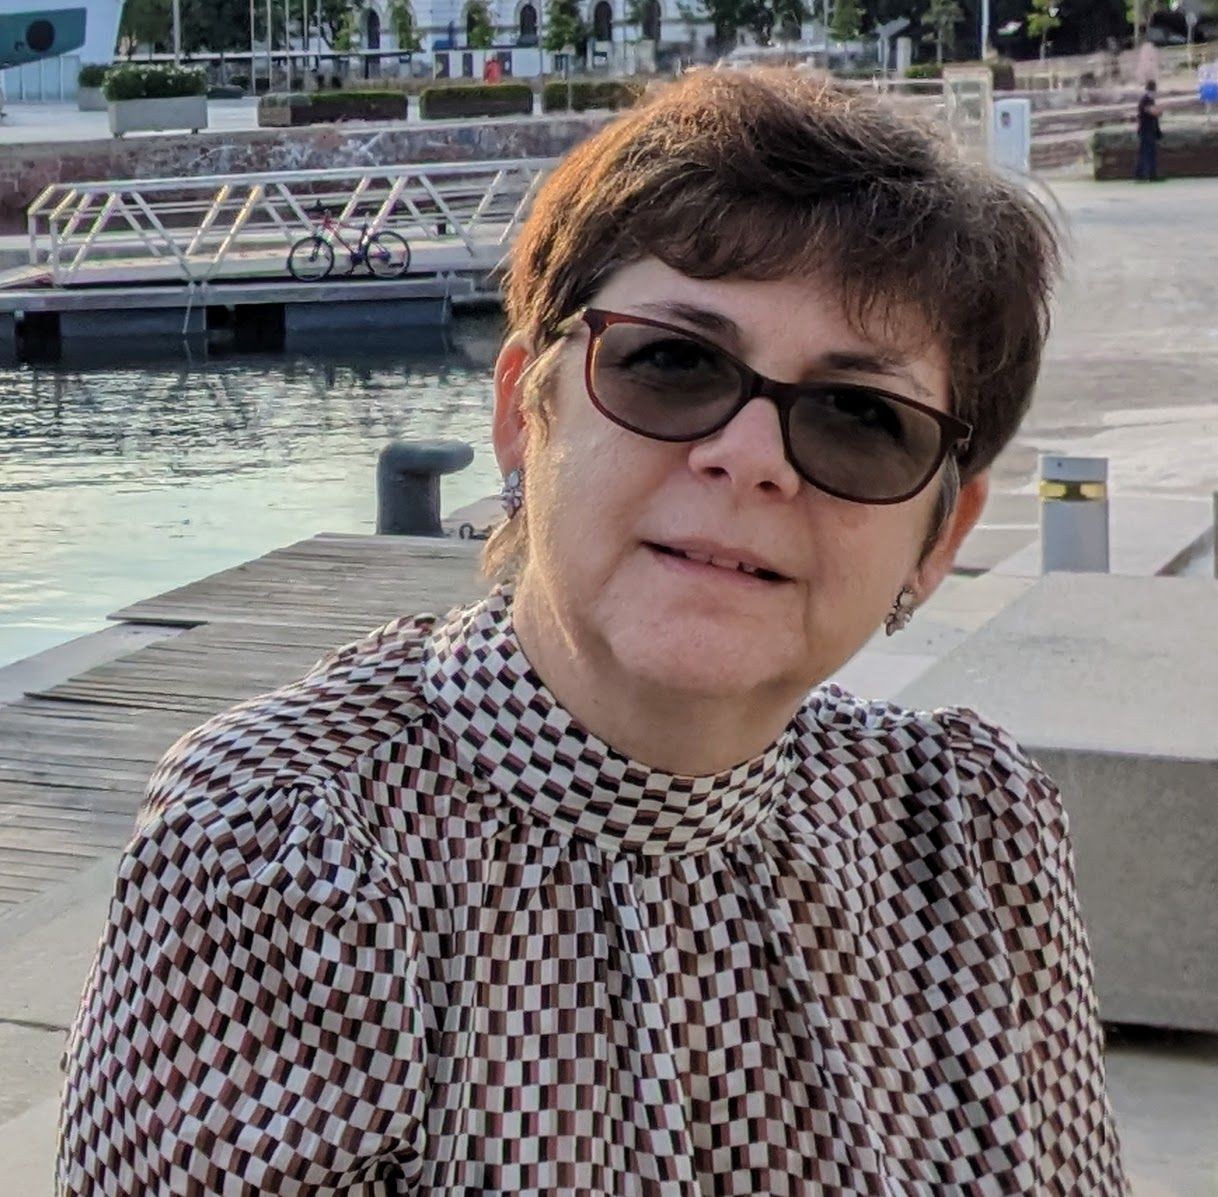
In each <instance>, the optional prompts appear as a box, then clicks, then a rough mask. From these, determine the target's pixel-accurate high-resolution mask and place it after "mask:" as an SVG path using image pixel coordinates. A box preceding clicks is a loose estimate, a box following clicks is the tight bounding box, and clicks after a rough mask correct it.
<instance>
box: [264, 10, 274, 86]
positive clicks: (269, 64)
mask: <svg viewBox="0 0 1218 1197" xmlns="http://www.w3.org/2000/svg"><path fill="white" fill-rule="evenodd" d="M274 40H275V39H274V38H273V37H272V36H271V0H266V89H267V91H268V92H269V91H272V90H273V88H272V86H271V73H272V72H273V71H274V69H275V64H274V63H273V62H272V61H271V43H272V42H273V41H274Z"/></svg>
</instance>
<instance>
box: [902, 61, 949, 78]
mask: <svg viewBox="0 0 1218 1197" xmlns="http://www.w3.org/2000/svg"><path fill="white" fill-rule="evenodd" d="M905 78H906V79H942V78H943V68H942V67H941V66H940V65H939V64H938V63H937V62H915V63H914V64H913V66H908V67H906V68H905Z"/></svg>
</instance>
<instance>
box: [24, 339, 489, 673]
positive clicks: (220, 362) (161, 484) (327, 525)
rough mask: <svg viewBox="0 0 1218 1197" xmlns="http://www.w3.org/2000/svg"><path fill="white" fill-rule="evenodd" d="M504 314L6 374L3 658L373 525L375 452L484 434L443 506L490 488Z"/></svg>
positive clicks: (446, 491)
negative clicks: (388, 332)
mask: <svg viewBox="0 0 1218 1197" xmlns="http://www.w3.org/2000/svg"><path fill="white" fill-rule="evenodd" d="M499 335H500V326H499V323H498V320H497V319H495V318H483V317H479V318H465V319H462V320H460V321H458V322H457V323H456V324H455V325H454V327H453V328H452V329H450V330H448V331H447V332H434V333H427V334H423V335H421V336H420V337H418V338H417V339H415V340H413V341H411V342H409V343H404V342H403V341H402V340H401V338H397V339H395V342H394V344H393V346H392V350H391V351H386V349H385V347H384V346H377V345H374V344H371V345H370V344H361V345H352V346H350V347H349V348H347V349H345V350H344V351H343V352H340V353H335V352H327V353H324V354H319V355H318V356H308V357H304V356H285V355H282V354H276V355H267V356H251V355H240V356H231V357H216V356H214V355H213V356H210V357H194V358H192V357H189V356H185V355H183V356H181V357H179V358H176V359H174V360H168V361H166V360H159V361H158V360H131V359H130V358H129V357H120V356H116V355H111V356H102V357H94V358H92V359H90V360H87V361H73V362H63V363H56V364H50V365H45V366H30V367H21V368H13V369H4V370H0V376H2V377H3V380H4V385H3V386H2V387H0V666H2V665H4V664H6V663H8V662H11V661H14V660H17V659H19V658H21V657H26V656H29V655H31V654H33V653H36V652H39V651H41V650H42V649H45V648H49V647H51V646H52V645H55V644H59V643H62V642H64V641H66V640H69V639H71V638H73V637H75V636H79V635H83V634H85V633H87V632H91V631H95V630H97V629H98V628H100V627H102V626H104V624H105V620H106V616H107V615H108V614H109V613H110V612H112V611H114V610H116V609H118V608H120V607H122V606H124V605H125V604H127V603H131V602H134V601H136V600H138V599H141V598H146V597H148V596H149V595H152V594H156V593H159V592H161V591H164V590H166V589H169V588H171V587H174V586H179V585H182V584H184V583H186V582H189V581H193V580H194V579H197V578H200V577H202V576H204V575H206V574H210V573H213V572H215V571H216V570H220V569H225V568H227V567H229V566H233V565H236V564H238V563H239V562H242V561H245V560H248V559H249V558H251V557H254V556H257V555H259V554H261V553H265V552H268V551H269V550H271V549H274V548H277V547H280V546H282V545H286V544H290V543H292V542H293V541H296V540H300V539H303V538H305V537H308V536H312V535H313V534H315V533H317V532H371V531H373V530H374V523H375V516H376V477H375V475H376V459H377V455H378V453H379V452H380V450H381V449H382V448H383V446H384V445H385V444H386V443H387V442H388V441H391V440H394V439H401V438H432V437H441V438H452V439H457V440H463V441H467V442H469V443H470V444H471V445H473V447H474V450H475V454H474V461H473V464H472V465H471V466H470V467H469V468H468V469H465V470H462V471H461V472H460V473H458V474H456V475H453V476H451V477H449V478H447V479H445V481H444V483H443V500H444V507H445V509H446V510H451V509H453V508H454V507H457V506H461V505H463V504H465V503H469V502H472V501H474V500H476V499H479V498H482V497H484V496H485V495H487V494H490V493H493V492H494V491H495V490H496V489H497V487H498V471H497V469H496V467H495V462H494V457H493V454H492V452H491V449H490V443H489V430H490V412H491V387H490V377H491V365H492V364H493V361H494V354H495V351H496V348H497V346H498V342H499Z"/></svg>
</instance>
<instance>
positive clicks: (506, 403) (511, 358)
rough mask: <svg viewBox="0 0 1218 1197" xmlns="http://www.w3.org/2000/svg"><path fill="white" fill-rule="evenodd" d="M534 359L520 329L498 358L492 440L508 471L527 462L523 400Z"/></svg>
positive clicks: (526, 435) (498, 456) (509, 338)
mask: <svg viewBox="0 0 1218 1197" xmlns="http://www.w3.org/2000/svg"><path fill="white" fill-rule="evenodd" d="M532 361H533V352H532V347H531V346H530V344H529V341H528V339H527V338H526V337H525V335H524V334H523V333H520V332H514V333H512V335H511V336H510V337H508V339H507V340H506V341H505V342H504V344H503V348H502V349H500V350H499V356H498V357H497V358H496V359H495V415H494V418H493V420H492V422H491V442H492V443H493V445H494V446H495V460H496V461H498V463H499V469H500V471H501V472H502V473H504V474H506V473H507V472H508V471H509V470H514V469H519V468H520V467H521V466H522V465H524V451H525V445H526V443H527V441H528V427H527V422H526V421H525V418H524V412H523V411H522V410H521V406H520V404H521V399H522V398H523V392H524V386H523V381H524V373H525V370H526V368H527V367H528V366H529V365H530V363H531V362H532Z"/></svg>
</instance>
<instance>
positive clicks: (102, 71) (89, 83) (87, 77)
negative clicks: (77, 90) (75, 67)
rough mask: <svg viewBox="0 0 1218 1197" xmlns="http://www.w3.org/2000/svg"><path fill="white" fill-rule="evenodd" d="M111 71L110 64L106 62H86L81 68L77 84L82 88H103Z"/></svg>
mask: <svg viewBox="0 0 1218 1197" xmlns="http://www.w3.org/2000/svg"><path fill="white" fill-rule="evenodd" d="M109 69H110V67H109V64H107V63H104V62H86V63H85V65H84V66H82V67H81V68H80V75H79V76H78V78H77V84H78V85H79V86H80V87H101V85H102V83H103V82H105V78H106V72H107V71H108V70H109Z"/></svg>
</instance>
